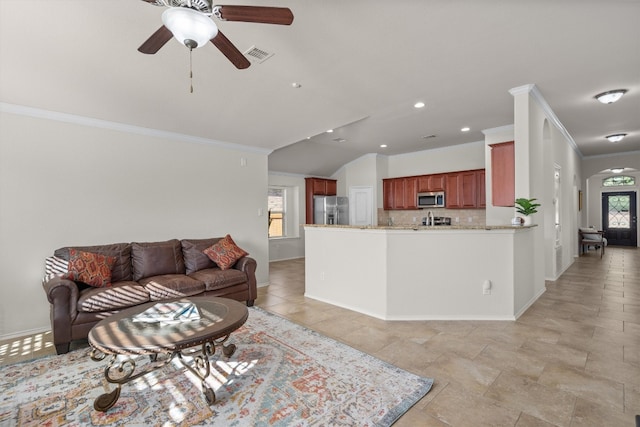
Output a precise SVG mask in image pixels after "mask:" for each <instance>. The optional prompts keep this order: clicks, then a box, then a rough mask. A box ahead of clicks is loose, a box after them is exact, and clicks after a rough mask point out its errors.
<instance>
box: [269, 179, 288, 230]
mask: <svg viewBox="0 0 640 427" xmlns="http://www.w3.org/2000/svg"><path fill="white" fill-rule="evenodd" d="M285 195H286V191H285V189H284V188H278V187H269V195H268V197H267V206H268V208H269V237H286V227H285V214H286V212H285V211H286V209H285V207H286V206H287V203H286V198H285Z"/></svg>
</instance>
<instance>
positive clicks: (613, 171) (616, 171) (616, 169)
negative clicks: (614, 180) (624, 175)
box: [609, 168, 624, 173]
mask: <svg viewBox="0 0 640 427" xmlns="http://www.w3.org/2000/svg"><path fill="white" fill-rule="evenodd" d="M609 170H610V171H611V172H612V173H620V172H622V171H623V170H624V168H611V169H609Z"/></svg>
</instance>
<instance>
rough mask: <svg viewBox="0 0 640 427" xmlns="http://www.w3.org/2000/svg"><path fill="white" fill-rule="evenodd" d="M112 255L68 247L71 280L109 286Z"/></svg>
mask: <svg viewBox="0 0 640 427" xmlns="http://www.w3.org/2000/svg"><path fill="white" fill-rule="evenodd" d="M115 262H116V258H115V257H112V256H107V255H102V254H94V253H92V252H83V251H79V250H76V249H69V273H68V274H70V276H71V278H72V279H73V280H77V281H79V282H82V283H86V284H87V285H89V286H94V287H96V288H101V287H105V286H111V268H112V267H113V264H114V263H115Z"/></svg>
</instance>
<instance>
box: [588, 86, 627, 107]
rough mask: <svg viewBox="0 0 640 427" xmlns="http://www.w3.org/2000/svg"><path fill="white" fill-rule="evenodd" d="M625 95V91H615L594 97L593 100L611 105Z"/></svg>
mask: <svg viewBox="0 0 640 427" xmlns="http://www.w3.org/2000/svg"><path fill="white" fill-rule="evenodd" d="M625 93H627V90H626V89H616V90H610V91H607V92H602V93H599V94H597V95H596V96H595V98H596V99H597V100H598V101H600V102H602V103H603V104H612V103H614V102H616V101H617V100H619V99H620V98H622V95H624V94H625Z"/></svg>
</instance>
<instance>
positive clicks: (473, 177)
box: [445, 169, 484, 209]
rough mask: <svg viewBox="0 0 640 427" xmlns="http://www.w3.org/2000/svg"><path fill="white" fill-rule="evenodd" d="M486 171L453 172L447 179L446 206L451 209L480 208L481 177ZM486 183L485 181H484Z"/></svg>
mask: <svg viewBox="0 0 640 427" xmlns="http://www.w3.org/2000/svg"><path fill="white" fill-rule="evenodd" d="M480 174H482V175H484V169H477V170H470V171H461V172H451V173H448V174H447V177H446V187H445V205H446V207H447V208H451V209H465V208H467V209H469V208H478V207H480V203H479V199H481V198H484V195H483V196H482V197H481V196H480V195H479V194H478V190H479V188H478V180H479V175H480ZM483 182H484V180H483Z"/></svg>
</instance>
